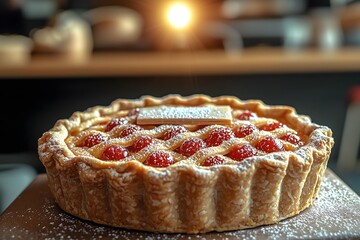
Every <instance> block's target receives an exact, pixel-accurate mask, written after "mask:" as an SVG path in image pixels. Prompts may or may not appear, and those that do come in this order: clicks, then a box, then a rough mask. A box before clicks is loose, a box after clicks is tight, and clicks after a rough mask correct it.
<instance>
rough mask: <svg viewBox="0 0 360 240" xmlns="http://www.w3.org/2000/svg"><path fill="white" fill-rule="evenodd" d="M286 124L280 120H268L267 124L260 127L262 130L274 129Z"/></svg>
mask: <svg viewBox="0 0 360 240" xmlns="http://www.w3.org/2000/svg"><path fill="white" fill-rule="evenodd" d="M282 126H284V124H282V123H280V122H268V123H266V124H265V125H263V126H261V127H260V130H264V131H273V130H275V129H277V128H279V127H282Z"/></svg>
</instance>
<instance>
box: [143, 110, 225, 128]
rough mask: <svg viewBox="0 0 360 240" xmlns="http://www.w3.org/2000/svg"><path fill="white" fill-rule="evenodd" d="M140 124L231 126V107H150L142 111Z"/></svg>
mask: <svg viewBox="0 0 360 240" xmlns="http://www.w3.org/2000/svg"><path fill="white" fill-rule="evenodd" d="M137 123H138V124H199V125H205V124H231V123H232V114H231V108H230V107H229V106H201V107H170V106H160V107H149V108H142V109H140V112H139V116H138V118H137Z"/></svg>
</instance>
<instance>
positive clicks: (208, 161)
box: [201, 155, 224, 167]
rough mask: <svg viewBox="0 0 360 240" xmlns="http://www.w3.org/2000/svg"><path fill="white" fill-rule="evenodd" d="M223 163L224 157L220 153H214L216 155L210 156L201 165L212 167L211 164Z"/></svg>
mask: <svg viewBox="0 0 360 240" xmlns="http://www.w3.org/2000/svg"><path fill="white" fill-rule="evenodd" d="M221 164H224V159H223V158H222V157H220V156H219V155H214V156H210V157H208V158H207V159H206V160H205V161H204V162H203V163H202V164H201V166H205V167H210V166H214V165H221Z"/></svg>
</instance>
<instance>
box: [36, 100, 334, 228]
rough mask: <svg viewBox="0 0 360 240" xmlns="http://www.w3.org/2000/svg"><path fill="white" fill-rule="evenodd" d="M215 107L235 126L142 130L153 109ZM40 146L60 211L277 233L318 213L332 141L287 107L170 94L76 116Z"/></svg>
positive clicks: (142, 223) (119, 221)
mask: <svg viewBox="0 0 360 240" xmlns="http://www.w3.org/2000/svg"><path fill="white" fill-rule="evenodd" d="M213 106H215V107H216V106H221V107H223V106H227V107H229V108H230V110H231V117H232V121H231V123H230V124H229V123H226V124H224V125H221V124H205V125H201V124H199V123H196V124H193V123H192V122H191V124H186V121H185V122H184V124H182V125H173V124H168V123H166V124H153V125H150V124H148V123H147V124H145V125H140V124H138V123H137V118H138V116H139V115H141V114H142V113H141V111H142V110H143V109H147V108H150V107H155V108H156V107H165V108H166V107H169V108H171V107H185V108H194V107H205V108H206V107H213ZM179 129H180V130H179ZM149 139H150V140H149ZM194 139H195V140H194ZM38 146H39V147H38V152H39V157H40V160H41V161H42V163H43V164H44V166H45V168H46V171H47V176H48V182H49V187H50V190H51V192H52V193H53V195H54V198H55V200H56V202H57V203H58V205H59V206H60V207H61V208H62V209H63V210H64V211H66V212H68V213H70V214H72V215H75V216H77V217H80V218H82V219H86V220H90V221H93V222H96V223H100V224H105V225H110V226H115V227H124V228H128V229H135V230H144V231H153V232H174V233H175V232H176V233H181V232H184V233H198V232H209V231H227V230H238V229H245V228H252V227H256V226H260V225H265V224H273V223H276V222H279V221H281V220H283V219H286V218H288V217H291V216H294V215H297V214H299V213H300V212H301V211H302V210H304V209H306V208H307V207H309V206H310V205H312V204H313V202H314V200H315V198H316V197H317V195H318V192H319V187H320V184H321V181H322V178H323V175H324V172H325V169H326V166H327V161H328V159H329V156H330V153H331V148H332V146H333V139H332V132H331V130H330V129H329V128H328V127H325V126H320V125H317V124H315V123H312V122H311V120H310V118H308V117H307V116H303V115H298V114H297V113H296V112H295V110H294V109H293V108H291V107H288V106H268V105H265V104H264V103H262V102H261V101H257V100H248V101H242V100H239V99H238V98H235V97H232V96H221V97H215V98H211V97H209V96H205V95H193V96H189V97H181V96H178V95H169V96H165V97H163V98H154V97H151V96H144V97H142V98H141V99H138V100H126V99H118V100H115V101H114V102H113V103H112V104H111V105H110V106H107V107H102V106H96V107H93V108H89V109H88V110H86V111H85V112H76V113H74V114H73V115H72V116H71V117H70V118H69V119H63V120H59V121H57V123H56V124H55V126H54V127H53V128H52V129H51V130H49V131H47V132H45V133H44V134H43V136H42V137H41V138H40V139H39V141H38Z"/></svg>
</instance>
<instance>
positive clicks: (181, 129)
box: [164, 125, 187, 141]
mask: <svg viewBox="0 0 360 240" xmlns="http://www.w3.org/2000/svg"><path fill="white" fill-rule="evenodd" d="M183 132H187V130H186V128H184V127H183V126H177V125H175V126H172V127H171V128H170V129H169V130H167V131H166V132H165V134H164V140H165V141H166V140H169V139H171V138H173V137H175V136H176V135H178V134H180V133H183Z"/></svg>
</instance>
